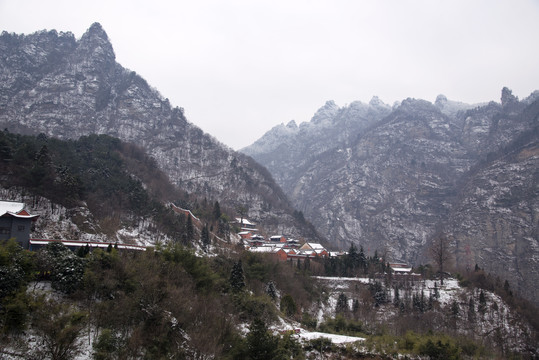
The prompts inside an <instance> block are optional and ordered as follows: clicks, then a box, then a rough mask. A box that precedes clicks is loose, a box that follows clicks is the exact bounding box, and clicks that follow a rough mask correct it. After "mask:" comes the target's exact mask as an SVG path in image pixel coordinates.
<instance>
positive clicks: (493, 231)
mask: <svg viewBox="0 0 539 360" xmlns="http://www.w3.org/2000/svg"><path fill="white" fill-rule="evenodd" d="M538 98H539V97H538V93H537V92H535V93H534V94H532V95H531V96H530V97H529V98H527V99H525V100H524V101H520V102H519V101H518V99H516V98H515V97H514V96H512V95H511V92H510V90H508V89H504V90H503V91H502V103H501V104H500V103H494V102H491V103H489V104H486V105H481V106H475V107H474V106H470V105H466V104H463V103H457V102H452V101H449V100H447V98H445V97H444V96H439V97H438V98H437V101H436V103H435V104H431V103H429V102H427V101H422V100H413V99H407V100H404V101H403V102H402V103H401V104H400V105H399V106H395V107H393V109H391V108H389V107H388V106H385V107H382V109H384V111H381V112H380V111H379V112H371V113H370V115H369V114H368V113H367V114H366V115H365V112H363V113H362V114H361V115H359V114H358V113H354V112H352V111H351V107H352V105H350V106H348V107H345V108H343V109H338V108H336V106H333V105H334V104H333V103H327V104H326V105H325V106H324V107H323V108H322V109H321V111H319V112H318V113H317V114H316V115H315V118H317V117H319V114H324V116H325V118H323V121H320V120H319V119H318V118H317V119H316V121H315V118H313V121H311V122H310V123H308V124H302V125H300V127H299V129H301V128H302V127H303V128H304V129H308V130H309V131H304V132H303V133H302V132H301V131H300V130H295V131H290V130H288V129H287V131H283V126H280V127H276V128H274V129H272V130H271V131H270V132H268V133H267V134H266V135H264V137H262V138H261V139H260V140H259V141H257V142H255V143H254V144H253V145H251V146H250V147H248V148H246V149H244V150H243V151H245V152H246V153H247V154H250V155H252V156H253V157H254V158H255V159H257V160H258V161H259V162H261V163H262V164H263V165H265V166H267V167H268V169H269V170H270V172H271V173H272V174H273V175H274V177H275V179H276V180H277V181H278V183H280V184H281V186H282V187H283V190H284V191H285V192H286V193H287V194H288V195H289V196H290V198H291V199H292V201H293V202H294V204H295V205H296V207H297V208H298V209H300V210H302V211H303V212H304V213H305V216H306V217H307V218H308V219H310V220H311V221H312V222H313V223H314V224H315V226H317V228H318V230H319V231H320V232H321V233H322V234H324V235H326V236H327V238H328V239H329V241H330V242H333V243H334V244H337V245H339V246H341V247H343V248H346V247H347V246H349V244H350V243H356V244H359V245H362V246H363V247H364V248H365V250H367V251H370V252H371V253H372V252H373V251H374V250H378V252H379V253H380V252H383V253H386V254H387V256H388V258H390V259H393V260H406V261H409V262H411V263H412V264H419V263H425V262H427V261H428V260H429V259H428V258H427V255H426V249H427V248H428V246H429V243H430V241H431V240H432V237H433V235H434V234H435V233H436V231H439V230H443V231H444V232H445V233H447V234H448V235H449V236H450V237H451V238H452V240H453V244H454V245H455V249H456V254H455V261H456V265H457V266H459V267H461V268H465V267H466V266H471V267H472V268H473V266H474V265H475V264H476V263H477V264H478V265H479V266H481V267H485V268H487V269H488V270H491V271H492V272H494V273H496V274H499V275H500V276H501V277H502V278H505V279H508V280H509V281H513V282H515V283H516V284H518V286H517V287H518V290H519V292H520V293H522V294H523V295H525V296H527V297H528V298H529V299H532V300H534V301H536V300H535V299H537V297H536V296H535V295H536V292H537V290H536V289H535V288H536V286H534V285H533V284H536V283H538V282H539V276H538V274H537V271H536V269H537V266H538V265H539V244H538V236H537V226H538V215H537V209H538V206H537V205H538V204H537V201H538V200H537V199H538V197H537V195H538V189H537V183H538V182H537V171H538V170H537V169H538V167H537V165H538V154H537V152H536V151H535V150H534V149H537V137H530V136H531V135H530V134H537V125H538V116H539V100H538ZM328 110H331V112H330V111H328ZM339 116H340V117H339ZM365 117H366V118H365ZM337 119H338V120H339V121H337ZM337 124H338V126H337ZM351 124H354V125H351ZM358 124H364V126H360V125H358ZM272 139H273V140H272ZM526 139H527V140H526ZM524 140H526V141H524ZM268 144H271V146H269V145H268ZM281 144H285V145H284V146H282V145H281ZM292 144H293V145H292ZM509 148H511V149H513V151H516V152H517V153H518V154H520V155H515V156H512V157H505V158H504V160H503V161H502V160H500V159H499V158H500V156H501V155H500V154H502V155H503V154H505V153H506V152H507V151H508V149H509ZM285 149H292V150H290V151H286V150H285ZM519 149H520V150H519ZM518 151H520V152H518ZM497 159H498V160H497ZM495 160H496V161H498V162H495ZM475 183H477V184H476V185H473V184H475ZM498 197H500V199H502V200H500V201H497V200H496V199H498ZM503 199H505V200H503ZM509 199H510V201H509ZM504 214H506V215H507V214H511V215H510V216H505V215H504ZM527 287H528V288H532V289H533V290H530V291H528V290H526V288H527Z"/></svg>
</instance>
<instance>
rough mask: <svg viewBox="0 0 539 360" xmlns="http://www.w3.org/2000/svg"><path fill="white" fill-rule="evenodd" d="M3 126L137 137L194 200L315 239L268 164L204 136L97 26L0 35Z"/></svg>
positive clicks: (0, 116)
mask: <svg viewBox="0 0 539 360" xmlns="http://www.w3.org/2000/svg"><path fill="white" fill-rule="evenodd" d="M0 126H1V128H2V129H8V130H9V131H10V132H20V133H26V134H39V133H44V134H46V135H47V136H52V137H59V138H64V139H76V138H79V137H80V136H82V135H88V134H92V133H97V134H107V135H111V136H114V137H117V138H120V139H121V140H123V141H127V142H133V143H136V144H138V145H139V146H142V147H143V148H144V149H146V151H147V152H148V153H149V154H150V155H151V156H152V157H154V158H155V159H156V161H157V163H158V165H159V166H160V168H161V169H162V170H164V171H165V173H166V174H168V176H169V177H170V180H171V182H173V183H174V184H176V185H178V186H179V187H180V188H182V189H184V190H186V191H188V192H190V193H196V194H197V195H198V196H200V198H201V199H203V198H207V199H208V200H209V201H214V200H218V201H219V202H220V203H221V204H222V206H226V207H228V208H230V209H237V208H242V209H244V210H243V211H246V213H245V215H247V216H249V218H251V219H252V220H254V221H256V222H257V223H262V226H264V228H265V229H267V231H270V232H273V231H279V232H280V233H285V234H288V235H291V236H298V237H300V236H303V237H307V238H312V237H316V234H314V233H312V232H311V231H310V230H308V229H307V228H306V227H305V226H304V225H303V223H301V222H298V221H297V220H296V219H295V218H294V216H293V209H292V207H291V205H290V203H289V201H288V199H287V197H286V196H285V195H284V193H283V192H282V190H281V189H280V188H279V186H278V185H276V184H275V182H274V181H273V180H272V178H271V176H270V174H269V173H268V172H267V170H266V169H265V168H263V167H262V166H260V165H258V164H257V163H256V162H255V161H254V160H253V159H251V158H249V157H248V156H245V155H243V154H241V153H238V152H235V151H233V150H231V149H230V148H228V147H226V146H224V145H223V144H221V143H219V142H218V141H217V140H216V139H215V138H213V137H212V136H210V135H209V134H206V133H204V132H203V131H202V130H201V129H200V128H198V127H197V126H196V125H194V124H192V123H190V122H189V121H188V120H187V119H186V117H185V116H184V111H183V109H182V108H178V107H172V106H171V104H170V103H169V101H168V99H166V98H164V97H163V96H162V95H161V94H159V92H158V91H157V90H155V89H153V88H152V87H151V86H150V85H148V83H147V82H146V81H145V80H144V79H143V78H141V77H140V76H139V75H137V74H136V73H135V72H134V71H130V70H128V69H125V68H124V67H122V66H121V65H120V64H118V63H117V62H116V60H115V54H114V51H113V47H112V44H111V43H110V41H109V39H108V36H107V34H106V33H105V31H104V29H103V28H102V27H101V25H100V24H98V23H95V24H93V25H92V26H91V27H90V28H89V29H88V31H87V32H86V33H85V34H84V35H83V36H82V37H81V38H80V39H78V40H77V39H75V37H74V36H73V34H71V33H63V32H60V33H58V32H56V31H54V30H53V31H41V32H37V33H34V34H30V35H17V34H9V33H6V32H3V33H2V35H1V36H0ZM275 219H278V221H276V220H275Z"/></svg>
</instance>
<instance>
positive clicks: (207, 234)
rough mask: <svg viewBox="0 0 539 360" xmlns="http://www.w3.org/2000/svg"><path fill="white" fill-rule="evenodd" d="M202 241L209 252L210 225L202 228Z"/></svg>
mask: <svg viewBox="0 0 539 360" xmlns="http://www.w3.org/2000/svg"><path fill="white" fill-rule="evenodd" d="M201 240H202V247H203V248H204V250H205V251H208V248H209V246H210V242H211V241H210V232H209V230H208V224H206V225H204V227H203V228H202V234H201Z"/></svg>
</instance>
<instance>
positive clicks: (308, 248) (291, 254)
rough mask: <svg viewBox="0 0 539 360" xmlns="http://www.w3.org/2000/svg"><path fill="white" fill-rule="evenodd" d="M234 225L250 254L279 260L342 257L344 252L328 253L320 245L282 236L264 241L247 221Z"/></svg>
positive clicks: (240, 221)
mask: <svg viewBox="0 0 539 360" xmlns="http://www.w3.org/2000/svg"><path fill="white" fill-rule="evenodd" d="M235 223H236V224H237V225H238V226H239V228H240V229H241V231H240V232H239V233H238V235H239V236H240V237H241V240H242V242H243V245H244V247H245V249H246V250H249V251H252V252H256V253H268V254H272V255H274V256H275V257H277V258H278V259H280V260H289V259H306V258H314V257H319V258H327V257H331V256H341V255H344V252H330V251H328V250H327V249H326V248H325V247H324V246H323V245H321V244H318V243H313V242H300V241H299V240H295V239H287V238H286V237H285V236H284V235H273V236H270V237H269V239H266V238H264V236H262V235H261V234H260V233H259V230H258V229H257V228H256V225H255V224H254V223H252V222H251V221H249V220H248V219H244V218H236V221H235Z"/></svg>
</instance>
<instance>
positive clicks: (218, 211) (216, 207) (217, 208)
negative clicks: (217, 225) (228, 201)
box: [213, 201, 221, 220]
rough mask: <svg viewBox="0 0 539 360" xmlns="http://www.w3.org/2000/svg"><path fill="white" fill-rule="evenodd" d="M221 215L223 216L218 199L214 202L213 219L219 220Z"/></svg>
mask: <svg viewBox="0 0 539 360" xmlns="http://www.w3.org/2000/svg"><path fill="white" fill-rule="evenodd" d="M220 217H221V206H219V201H216V202H215V203H214V204H213V219H214V220H219V218H220Z"/></svg>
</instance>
